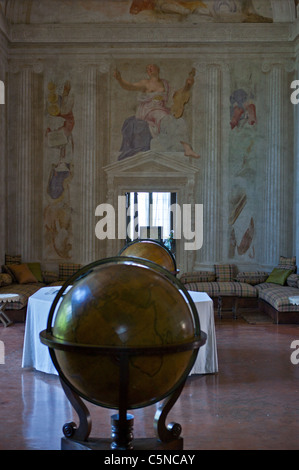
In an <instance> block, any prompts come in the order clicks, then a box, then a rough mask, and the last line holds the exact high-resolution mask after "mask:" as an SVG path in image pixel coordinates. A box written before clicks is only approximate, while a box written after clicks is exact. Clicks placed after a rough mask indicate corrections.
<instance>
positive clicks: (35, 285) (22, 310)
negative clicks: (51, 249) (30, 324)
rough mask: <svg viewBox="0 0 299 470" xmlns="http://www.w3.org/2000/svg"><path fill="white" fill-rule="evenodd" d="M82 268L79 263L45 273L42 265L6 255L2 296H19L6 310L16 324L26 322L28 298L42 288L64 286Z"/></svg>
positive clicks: (0, 281)
mask: <svg viewBox="0 0 299 470" xmlns="http://www.w3.org/2000/svg"><path fill="white" fill-rule="evenodd" d="M80 268H81V265H80V264H77V263H61V264H59V272H58V273H54V272H52V271H43V270H42V268H41V264H40V263H38V262H34V263H23V262H22V259H21V255H17V256H11V255H5V264H4V265H3V266H2V273H0V294H18V296H19V298H18V300H17V301H16V302H8V303H7V304H6V306H5V309H6V310H7V311H8V314H9V318H10V319H11V320H12V321H14V322H24V321H25V318H26V310H27V302H28V298H29V297H30V296H31V295H33V294H34V293H35V292H37V291H38V290H39V289H40V288H41V287H45V286H47V285H62V284H63V283H64V282H65V281H66V280H67V279H68V278H69V277H70V276H71V275H72V274H74V272H76V271H77V270H78V269H80Z"/></svg>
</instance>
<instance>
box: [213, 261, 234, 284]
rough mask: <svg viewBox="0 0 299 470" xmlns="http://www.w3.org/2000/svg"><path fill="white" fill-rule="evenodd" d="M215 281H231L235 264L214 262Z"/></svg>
mask: <svg viewBox="0 0 299 470" xmlns="http://www.w3.org/2000/svg"><path fill="white" fill-rule="evenodd" d="M215 274H216V281H218V282H226V281H233V280H234V277H235V266H234V265H233V264H215Z"/></svg>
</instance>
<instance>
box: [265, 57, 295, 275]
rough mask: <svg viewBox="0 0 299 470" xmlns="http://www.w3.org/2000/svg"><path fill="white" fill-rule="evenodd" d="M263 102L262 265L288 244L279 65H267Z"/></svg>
mask: <svg viewBox="0 0 299 470" xmlns="http://www.w3.org/2000/svg"><path fill="white" fill-rule="evenodd" d="M264 71H266V72H268V77H267V78H268V82H267V103H268V106H269V110H268V119H267V135H266V142H267V145H266V156H265V185H264V198H263V200H264V208H263V230H264V234H263V242H264V243H263V244H264V249H263V256H264V264H265V265H270V266H271V265H276V264H277V262H278V260H279V256H280V255H283V254H286V253H287V252H288V251H289V249H290V247H289V246H288V239H287V236H288V233H287V232H288V229H287V228H288V227H290V225H289V220H288V217H289V216H288V210H287V193H288V185H289V184H290V178H289V176H290V175H287V161H288V158H287V155H286V147H285V132H284V130H285V127H284V116H285V113H286V106H287V103H286V97H285V94H284V90H285V87H286V78H285V68H284V66H283V65H282V64H273V66H269V65H267V68H266V67H264Z"/></svg>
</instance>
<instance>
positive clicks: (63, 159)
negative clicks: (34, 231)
mask: <svg viewBox="0 0 299 470" xmlns="http://www.w3.org/2000/svg"><path fill="white" fill-rule="evenodd" d="M71 88H72V86H71V82H70V81H69V80H66V81H65V82H64V83H63V84H60V83H58V84H56V83H55V82H53V81H50V82H48V84H47V91H46V93H47V97H46V100H47V101H46V123H47V127H46V130H45V141H46V162H45V163H46V164H47V165H46V166H45V168H47V169H48V171H49V174H48V184H47V188H46V206H45V207H44V217H43V222H44V231H45V254H46V257H47V258H49V259H51V258H54V259H56V258H57V257H59V258H61V259H70V258H71V257H72V248H73V240H72V235H73V228H72V210H73V209H72V201H71V198H70V185H71V184H72V178H73V172H74V168H73V167H74V164H73V158H74V147H75V144H74V139H73V128H74V126H75V117H74V114H73V106H74V95H73V93H72V89H71Z"/></svg>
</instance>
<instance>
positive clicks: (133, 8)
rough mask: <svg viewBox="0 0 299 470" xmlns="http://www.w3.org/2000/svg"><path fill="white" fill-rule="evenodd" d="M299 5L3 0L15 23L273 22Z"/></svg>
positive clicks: (268, 0)
mask: <svg viewBox="0 0 299 470" xmlns="http://www.w3.org/2000/svg"><path fill="white" fill-rule="evenodd" d="M279 2H281V4H280V3H279ZM297 3H298V0H195V1H193V0H39V1H36V0H0V6H1V8H2V11H3V13H4V15H5V16H6V18H7V20H8V21H9V22H10V23H13V24H18V23H19V24H40V23H44V24H46V23H48V24H49V23H50V24H53V23H60V24H63V23H71V24H75V23H148V22H151V23H154V22H158V23H161V22H167V23H175V22H183V23H184V22H185V23H191V24H196V23H201V22H218V23H219V22H229V23H234V22H235V23H271V22H273V21H274V22H277V21H279V17H278V16H277V12H279V8H281V9H282V10H281V11H282V13H283V12H284V11H285V10H286V8H287V9H288V11H291V10H292V14H294V16H295V9H296V6H297ZM273 5H274V8H273ZM280 5H281V7H280ZM274 10H275V15H276V16H275V17H274Z"/></svg>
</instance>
